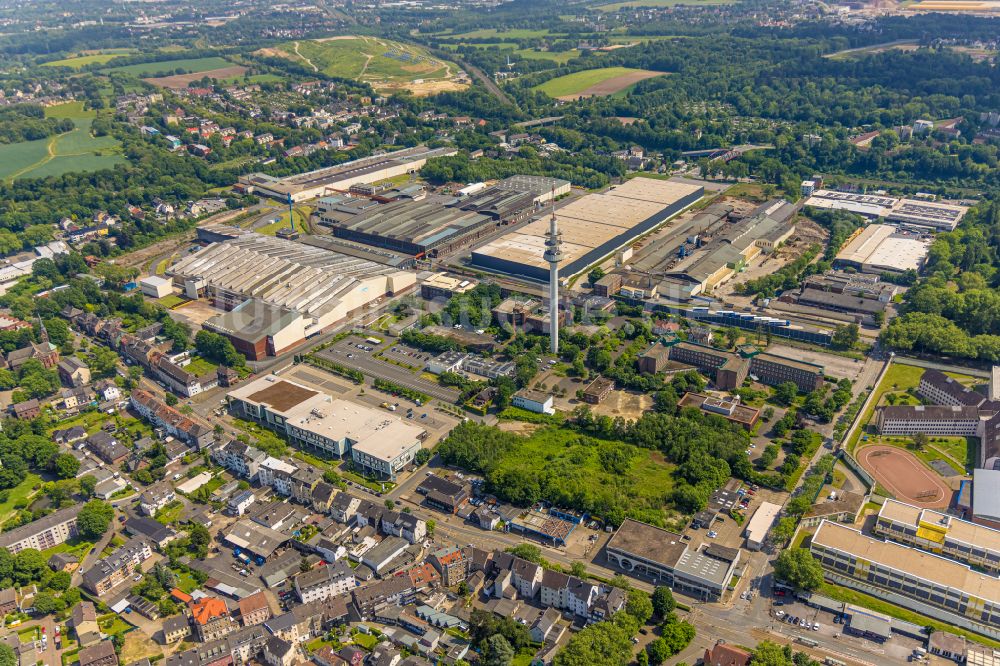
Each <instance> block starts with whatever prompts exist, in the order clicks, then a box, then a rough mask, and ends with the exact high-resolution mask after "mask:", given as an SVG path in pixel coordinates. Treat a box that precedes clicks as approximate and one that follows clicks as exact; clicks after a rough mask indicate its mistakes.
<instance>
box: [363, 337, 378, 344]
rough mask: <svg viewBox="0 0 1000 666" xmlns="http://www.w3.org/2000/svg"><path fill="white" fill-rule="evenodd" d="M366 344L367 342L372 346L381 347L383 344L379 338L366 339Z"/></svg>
mask: <svg viewBox="0 0 1000 666" xmlns="http://www.w3.org/2000/svg"><path fill="white" fill-rule="evenodd" d="M365 342H367V343H368V344H370V345H380V344H382V341H381V340H379V339H378V338H365Z"/></svg>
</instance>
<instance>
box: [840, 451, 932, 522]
mask: <svg viewBox="0 0 1000 666" xmlns="http://www.w3.org/2000/svg"><path fill="white" fill-rule="evenodd" d="M858 462H859V463H860V464H861V466H862V467H864V468H865V469H866V470H868V472H869V473H870V474H871V475H872V476H873V477H875V480H876V481H878V482H879V483H880V484H881V485H882V486H883V487H884V488H886V489H887V490H888V491H889V492H891V493H892V494H893V495H894V496H895V497H896V499H899V500H901V501H903V502H908V503H910V504H913V505H915V506H922V507H928V508H933V509H941V508H947V507H948V505H949V504H950V503H951V496H952V490H951V488H949V487H948V484H946V483H945V482H944V480H943V479H941V477H940V476H939V475H938V474H937V473H935V472H934V471H932V470H931V469H929V468H927V467H926V466H925V465H924V464H923V463H921V462H920V461H919V460H917V459H916V457H914V455H913V454H912V453H910V452H909V451H905V450H903V449H897V448H895V447H892V446H866V447H865V448H863V449H861V451H859V452H858Z"/></svg>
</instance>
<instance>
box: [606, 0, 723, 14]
mask: <svg viewBox="0 0 1000 666" xmlns="http://www.w3.org/2000/svg"><path fill="white" fill-rule="evenodd" d="M736 2H737V0H626V1H625V2H612V3H610V4H607V5H600V6H598V7H597V9H599V10H600V11H602V12H616V11H618V10H619V9H631V8H633V7H676V6H677V5H690V6H692V7H697V6H700V5H732V4H735V3H736Z"/></svg>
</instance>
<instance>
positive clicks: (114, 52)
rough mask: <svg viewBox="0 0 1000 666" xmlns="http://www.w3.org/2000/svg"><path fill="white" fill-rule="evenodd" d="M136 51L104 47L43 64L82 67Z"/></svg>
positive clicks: (45, 65)
mask: <svg viewBox="0 0 1000 666" xmlns="http://www.w3.org/2000/svg"><path fill="white" fill-rule="evenodd" d="M134 52H135V49H102V50H101V52H100V53H83V54H80V55H75V56H71V57H69V58H63V59H61V60H50V61H49V62H43V63H42V65H43V66H44V67H72V68H73V69H80V68H81V67H84V66H86V65H93V64H95V63H98V64H104V63H106V62H108V61H109V60H114V59H115V58H117V57H119V56H123V55H127V54H129V53H134Z"/></svg>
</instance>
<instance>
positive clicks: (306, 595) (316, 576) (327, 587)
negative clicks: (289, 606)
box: [295, 560, 357, 604]
mask: <svg viewBox="0 0 1000 666" xmlns="http://www.w3.org/2000/svg"><path fill="white" fill-rule="evenodd" d="M356 584H357V583H356V581H355V579H354V570H353V569H351V567H349V566H347V564H346V563H345V562H344V561H343V560H338V561H337V562H336V563H335V564H326V565H323V566H321V567H318V568H316V569H312V570H310V571H306V572H305V573H301V574H299V575H298V576H296V577H295V591H296V593H298V596H299V599H300V600H301V601H302V603H304V604H308V603H312V602H313V601H323V600H324V599H326V598H328V597H332V596H337V595H341V594H346V593H347V592H349V591H350V590H352V589H354V587H355V585H356Z"/></svg>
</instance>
